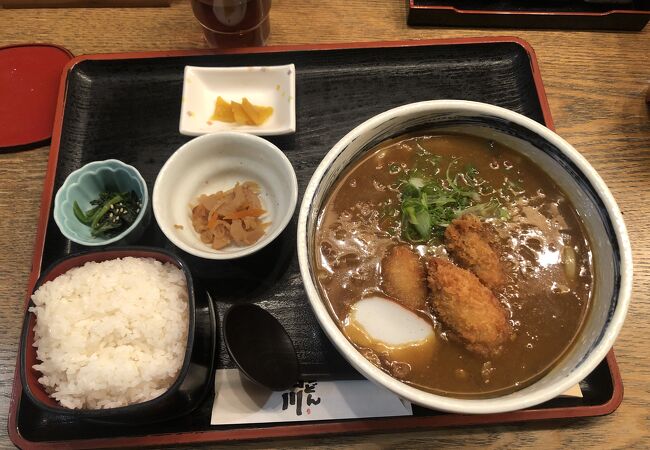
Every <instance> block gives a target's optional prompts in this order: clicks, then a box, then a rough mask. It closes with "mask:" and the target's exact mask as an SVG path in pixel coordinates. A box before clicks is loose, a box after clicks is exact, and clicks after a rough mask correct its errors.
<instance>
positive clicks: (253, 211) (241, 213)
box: [224, 208, 266, 220]
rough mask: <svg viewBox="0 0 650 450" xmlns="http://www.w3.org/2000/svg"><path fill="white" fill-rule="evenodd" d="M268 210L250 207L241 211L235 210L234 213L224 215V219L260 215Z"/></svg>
mask: <svg viewBox="0 0 650 450" xmlns="http://www.w3.org/2000/svg"><path fill="white" fill-rule="evenodd" d="M265 212H266V211H264V210H263V209H259V208H248V209H243V210H241V211H235V212H233V213H230V214H227V215H225V216H224V219H228V220H235V219H243V218H244V217H259V216H261V215H262V214H264V213H265Z"/></svg>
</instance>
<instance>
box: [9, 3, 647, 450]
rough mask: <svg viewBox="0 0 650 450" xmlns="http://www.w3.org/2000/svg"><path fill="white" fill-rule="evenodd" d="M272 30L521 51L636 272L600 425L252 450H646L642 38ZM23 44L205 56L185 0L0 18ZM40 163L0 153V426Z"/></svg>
mask: <svg viewBox="0 0 650 450" xmlns="http://www.w3.org/2000/svg"><path fill="white" fill-rule="evenodd" d="M362 18H363V19H362ZM360 19H362V20H360ZM271 21H272V31H271V38H270V41H269V45H274V44H297V43H314V42H345V41H364V40H366V41H371V40H372V41H376V40H399V39H418V38H449V37H468V36H488V35H489V36H494V35H510V36H518V37H520V38H523V39H525V40H527V41H528V42H529V43H530V44H531V45H532V46H533V48H534V49H535V51H536V53H537V57H538V59H539V64H540V67H541V72H542V78H543V80H544V85H545V87H546V92H547V95H548V100H549V103H550V107H551V111H552V114H553V118H554V120H555V125H556V130H557V132H558V133H559V134H560V135H561V136H563V137H564V138H565V139H567V140H568V141H569V142H570V143H571V144H573V145H574V146H575V147H576V148H577V149H578V150H579V151H580V152H582V154H584V155H585V156H586V157H587V159H588V160H589V161H590V162H591V164H592V165H593V166H594V167H595V168H596V169H597V170H598V171H599V173H600V174H601V176H602V177H603V178H604V179H605V182H606V183H607V184H608V185H609V187H610V189H611V190H612V192H613V194H614V197H615V198H616V200H617V201H618V204H619V206H620V208H621V210H622V211H623V214H624V217H625V220H626V224H627V227H628V231H629V234H630V240H631V241H632V250H633V253H634V265H635V274H634V291H633V298H632V304H631V308H630V311H629V313H628V318H627V322H626V324H625V326H624V328H623V331H622V333H621V335H620V336H619V338H618V341H617V343H616V346H615V349H616V356H617V358H618V361H619V365H620V369H621V373H622V376H623V382H624V386H625V398H624V400H623V404H622V405H621V406H620V408H619V409H618V410H617V411H616V412H615V413H613V414H611V415H610V416H607V417H599V418H589V419H579V420H568V421H567V420H563V421H553V422H546V423H535V424H522V425H509V426H489V427H484V428H481V427H471V428H461V429H442V430H433V431H420V432H413V433H399V434H396V433H395V434H391V433H387V434H382V435H364V436H344V437H331V438H314V439H306V440H290V441H273V442H270V441H267V442H262V443H257V444H254V446H255V447H285V446H300V447H305V446H327V447H343V448H360V447H363V448H366V447H375V448H379V447H381V448H383V447H391V448H392V447H404V448H411V447H416V446H421V447H433V446H456V445H462V446H472V447H478V446H481V447H484V446H489V447H506V446H508V447H509V446H516V447H525V448H537V447H556V448H557V447H583V446H584V447H596V446H598V447H606V448H611V447H630V446H636V447H646V446H648V445H650V444H649V443H650V441H649V440H648V439H649V437H650V414H649V412H650V409H649V406H650V405H649V404H650V387H649V386H650V354H649V352H648V350H647V348H648V347H647V342H648V341H649V340H650V320H649V319H648V317H649V316H650V233H649V232H648V221H649V219H648V218H649V217H650V202H649V200H650V176H649V175H650V108H649V107H648V106H647V105H646V104H645V93H646V90H647V89H648V86H649V84H650V26H648V27H646V30H645V31H643V32H640V33H622V32H621V33H611V32H607V33H606V32H564V31H562V32H559V31H523V30H476V29H436V28H409V27H407V25H406V7H405V2H404V1H402V0H383V1H368V0H330V1H327V2H312V1H309V2H308V1H303V2H295V1H292V0H274V4H273V8H272V12H271ZM28 42H47V43H56V44H59V45H62V46H64V47H67V48H68V49H69V50H70V51H72V52H73V53H74V54H75V55H80V54H85V53H99V52H118V51H119V52H125V51H138V50H168V49H197V48H205V47H206V44H205V42H204V40H203V37H202V33H201V29H200V27H199V25H198V23H197V22H196V21H195V19H194V17H193V15H192V12H191V9H190V5H189V2H188V1H187V0H174V1H172V5H171V7H169V8H138V9H40V10H2V9H0V47H2V46H5V45H11V44H19V43H28ZM0 101H2V99H0ZM0 126H5V124H0ZM47 156H48V147H43V148H39V149H36V150H29V151H26V152H22V153H15V154H6V155H0V268H1V269H0V422H2V423H6V421H7V413H8V408H9V400H10V396H11V386H12V380H13V376H14V367H15V360H16V352H17V349H18V339H19V333H20V328H21V323H22V316H23V302H24V299H25V297H24V296H25V289H26V285H27V277H28V274H29V272H30V265H31V257H32V251H33V246H34V238H35V234H36V222H37V216H38V212H39V207H40V194H41V189H42V186H43V178H44V175H45V169H46V162H47ZM0 445H1V446H2V447H10V446H11V445H12V444H11V442H10V441H9V438H8V437H7V431H6V427H5V426H3V427H2V428H1V429H0ZM240 445H241V446H249V445H251V444H240Z"/></svg>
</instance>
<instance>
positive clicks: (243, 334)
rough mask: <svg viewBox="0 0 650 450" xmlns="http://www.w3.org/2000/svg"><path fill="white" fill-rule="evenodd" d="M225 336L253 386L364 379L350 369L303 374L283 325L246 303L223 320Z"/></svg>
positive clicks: (274, 387)
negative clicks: (302, 381)
mask: <svg viewBox="0 0 650 450" xmlns="http://www.w3.org/2000/svg"><path fill="white" fill-rule="evenodd" d="M223 337H224V341H225V343H226V348H227V349H228V353H230V357H231V358H232V359H233V361H234V362H235V364H237V366H238V367H239V370H241V372H242V373H243V374H244V375H246V377H247V378H249V379H250V380H251V381H253V382H254V383H256V384H258V385H260V386H264V387H266V388H268V389H271V390H273V391H284V390H287V389H289V388H291V387H292V386H293V385H294V384H296V382H297V381H298V380H321V381H326V380H361V379H363V377H362V376H361V374H359V372H357V371H355V370H354V369H352V368H351V367H350V368H349V370H346V371H345V372H341V373H323V372H316V371H313V370H312V373H305V372H304V371H301V368H300V363H299V362H298V356H297V354H296V349H295V347H294V345H293V342H292V341H291V338H290V337H289V334H288V333H287V330H285V329H284V327H283V326H282V324H281V323H280V322H278V320H277V319H276V318H275V317H273V315H271V313H269V312H268V311H266V310H264V309H263V308H261V307H259V306H257V305H254V304H251V303H245V304H240V305H234V306H231V307H230V309H228V311H226V314H225V315H224V318H223Z"/></svg>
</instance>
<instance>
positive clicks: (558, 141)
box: [297, 100, 632, 414]
mask: <svg viewBox="0 0 650 450" xmlns="http://www.w3.org/2000/svg"><path fill="white" fill-rule="evenodd" d="M442 111H445V112H453V111H459V112H460V111H462V112H473V113H477V114H481V115H488V116H496V117H499V118H503V119H506V120H509V121H511V122H513V123H516V124H519V125H521V126H523V127H525V128H528V129H529V130H531V131H533V132H535V133H537V134H538V135H539V136H541V137H542V138H544V139H546V140H547V141H549V142H550V143H551V144H553V145H554V146H556V147H557V148H558V149H560V150H561V151H562V153H563V155H564V156H566V157H567V158H568V159H569V160H571V161H572V162H573V163H574V164H575V165H576V166H577V167H578V168H579V169H580V170H581V171H582V173H583V174H584V175H585V177H586V178H587V179H588V180H589V182H590V183H591V184H592V186H593V187H594V188H595V190H596V192H597V194H598V196H599V197H600V199H601V200H602V202H603V204H604V205H605V208H606V210H607V213H608V216H609V218H610V220H611V221H612V226H613V228H614V231H615V233H616V239H617V242H618V245H619V249H620V254H621V261H620V262H621V265H620V272H621V283H620V289H619V293H618V303H617V306H616V310H615V312H614V314H613V316H612V318H611V321H610V325H609V327H608V328H607V330H606V331H605V334H604V335H603V338H602V340H601V342H600V344H598V345H597V346H596V347H594V348H593V350H592V351H591V353H590V354H589V356H588V357H587V358H586V359H585V361H584V362H583V363H582V364H581V365H580V366H579V367H578V369H577V370H575V371H574V372H572V373H571V374H570V375H569V376H567V377H566V378H564V379H562V380H561V381H560V382H557V383H554V384H552V385H550V386H548V387H546V388H543V389H539V390H537V391H533V392H530V393H529V394H528V395H526V396H525V397H521V398H510V399H508V398H500V397H496V398H487V399H462V398H452V397H444V396H441V395H436V394H432V393H428V392H425V391H422V390H419V389H416V388H414V387H411V386H409V385H407V384H405V383H402V382H401V381H398V380H397V379H395V378H393V377H391V376H390V375H388V374H387V373H385V372H383V371H382V370H381V369H379V368H377V367H376V366H375V365H373V364H372V363H371V362H370V361H368V360H367V359H366V358H364V357H363V355H361V353H359V352H358V350H357V349H356V348H355V347H354V346H353V345H352V344H351V343H350V342H349V341H348V340H347V338H346V337H345V336H344V335H343V333H342V332H341V331H340V329H339V328H338V326H337V325H336V324H335V323H334V320H333V319H332V318H331V316H330V313H329V311H328V309H327V307H326V306H325V303H324V302H323V301H322V300H321V299H320V294H319V293H318V288H317V287H316V286H315V285H314V283H313V281H312V278H311V274H310V272H309V266H310V262H309V255H308V254H307V218H308V216H309V213H310V209H311V206H312V204H313V199H314V195H315V193H316V190H317V188H318V185H319V184H320V182H321V181H322V179H323V176H324V174H325V173H326V171H327V170H328V168H329V167H330V166H331V164H332V163H333V162H334V160H335V159H336V158H337V157H338V156H339V154H340V153H341V152H342V151H343V150H344V149H345V148H346V147H347V146H348V145H349V144H350V143H351V142H352V141H353V140H354V139H355V138H356V137H358V136H359V135H362V134H364V133H366V132H369V131H370V130H372V129H373V128H376V127H378V126H380V125H381V124H382V123H384V122H386V121H387V120H389V119H390V118H394V117H399V116H400V115H402V114H406V113H409V114H411V113H419V112H429V113H430V112H442ZM297 240H298V260H299V264H300V273H301V276H302V279H303V283H304V285H305V290H306V291H307V297H308V298H309V302H310V304H311V306H312V308H313V310H314V312H315V314H316V317H317V319H318V322H319V323H320V325H321V327H322V328H323V330H324V331H325V333H326V334H327V336H328V337H329V339H330V340H331V341H332V342H333V343H334V345H335V346H336V347H337V349H338V350H339V351H340V352H341V353H342V354H343V356H345V357H346V359H347V360H348V361H349V362H350V363H351V364H352V365H353V366H354V367H355V368H356V369H357V370H358V371H359V372H361V373H362V374H363V375H364V376H365V377H366V378H368V379H370V380H371V381H374V382H375V383H378V384H380V385H383V386H384V387H386V388H388V389H389V390H391V391H392V392H394V393H395V394H397V395H398V396H400V397H401V398H404V399H407V400H409V401H411V402H412V403H415V404H419V405H422V406H425V407H428V408H433V409H437V410H440V411H446V412H452V413H460V414H491V413H501V412H508V411H515V410H518V409H524V408H528V407H531V406H534V405H538V404H540V403H543V402H545V401H548V400H551V399H553V398H555V397H557V396H558V395H560V394H562V393H563V392H565V391H566V390H568V389H569V388H570V387H571V386H573V385H575V384H577V383H579V382H580V381H582V380H583V379H584V378H586V377H587V375H589V374H590V373H591V372H592V371H593V370H594V369H595V368H596V366H597V365H598V364H599V363H600V362H601V361H602V360H603V359H604V358H605V356H606V355H607V353H608V352H609V350H610V349H611V347H612V346H613V344H614V341H615V340H616V337H617V336H618V333H619V332H620V330H621V327H622V325H623V322H624V319H625V315H626V313H627V309H628V306H629V302H630V295H631V290H632V251H631V247H630V241H629V238H628V235H627V230H626V227H625V223H624V221H623V216H622V215H621V212H620V210H619V208H618V206H617V204H616V201H615V200H614V197H613V196H612V194H611V192H610V190H609V188H608V187H607V185H606V184H605V182H604V181H603V179H602V178H601V177H600V175H598V173H597V172H596V170H595V169H594V168H593V167H592V166H591V165H590V164H589V162H587V160H586V159H585V158H584V157H583V156H582V155H581V154H580V153H579V152H578V151H577V150H576V149H575V148H573V147H572V146H571V145H570V144H569V143H568V142H567V141H565V140H564V139H562V138H561V137H560V136H558V135H557V134H556V133H554V132H553V131H551V130H549V129H548V128H546V127H545V126H543V125H541V124H540V123H538V122H536V121H534V120H532V119H530V118H528V117H525V116H523V115H521V114H519V113H516V112H514V111H510V110H508V109H505V108H501V107H498V106H494V105H489V104H485V103H479V102H472V101H466V100H430V101H423V102H418V103H411V104H407V105H403V106H399V107H396V108H393V109H390V110H388V111H385V112H383V113H381V114H379V115H377V116H374V117H372V118H370V119H368V120H367V121H365V122H363V123H362V124H360V125H358V126H357V127H355V128H354V129H353V130H352V131H350V132H349V133H348V134H346V135H345V136H344V137H343V138H342V139H341V140H340V141H339V142H337V143H336V145H334V147H332V149H331V150H330V151H329V152H328V153H327V155H326V156H325V158H323V160H322V162H321V163H320V164H319V166H318V167H317V168H316V171H315V172H314V174H313V176H312V178H311V180H310V182H309V185H308V186H307V188H306V190H305V194H304V197H303V201H302V204H301V206H300V215H299V218H298V229H297Z"/></svg>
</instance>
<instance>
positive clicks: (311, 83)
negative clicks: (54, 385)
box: [9, 38, 623, 449]
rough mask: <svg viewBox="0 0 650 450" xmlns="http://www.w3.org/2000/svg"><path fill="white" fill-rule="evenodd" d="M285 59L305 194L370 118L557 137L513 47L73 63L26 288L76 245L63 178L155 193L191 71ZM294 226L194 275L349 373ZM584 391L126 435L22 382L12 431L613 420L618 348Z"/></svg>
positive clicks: (499, 42) (189, 421)
mask: <svg viewBox="0 0 650 450" xmlns="http://www.w3.org/2000/svg"><path fill="white" fill-rule="evenodd" d="M288 63H293V64H295V67H296V108H297V114H296V116H297V131H296V134H295V135H291V136H279V137H272V138H270V140H272V141H273V142H274V143H275V144H276V145H278V147H280V148H281V149H283V151H284V152H285V154H286V155H287V157H288V158H289V159H290V160H291V162H292V164H293V166H294V168H295V170H296V175H297V178H298V185H299V192H300V194H302V192H303V191H304V188H305V186H306V185H307V183H308V181H309V179H310V177H311V174H312V173H313V171H314V169H315V167H316V166H317V165H318V163H319V162H320V161H321V159H322V157H323V156H324V155H325V153H327V151H328V150H329V149H330V148H331V146H332V145H333V144H334V143H335V142H337V141H338V140H339V139H340V138H341V137H342V136H343V135H344V134H346V133H347V132H348V131H349V130H350V129H352V128H353V127H354V126H356V125H358V124H359V123H361V122H363V121H364V120H366V119H368V118H369V117H372V116H374V115H376V114H378V113H379V112H382V111H384V110H387V109H390V108H392V107H395V106H398V105H402V104H405V103H411V102H414V101H420V100H432V99H441V98H446V99H465V100H475V101H482V102H486V103H491V104H495V105H498V106H502V107H506V108H509V109H511V110H514V111H517V112H519V113H522V114H524V115H526V116H528V117H531V118H532V119H534V120H536V121H538V122H540V123H543V124H545V125H546V126H548V127H549V128H553V121H552V118H551V114H550V111H549V107H548V103H547V100H546V96H545V93H544V87H543V85H542V81H541V76H540V72H539V67H538V65H537V61H536V59H535V54H534V52H533V50H532V48H531V47H530V46H529V45H528V44H527V43H526V42H524V41H521V40H518V39H516V38H486V39H457V40H427V41H401V42H375V43H352V44H325V45H311V46H310V45H305V46H283V47H266V48H252V49H246V50H236V51H228V52H223V53H216V52H214V51H190V52H182V51H180V52H179V51H174V52H160V53H128V54H109V55H90V56H80V57H77V58H75V59H74V60H72V61H71V62H70V64H69V65H68V66H67V68H66V73H65V75H64V77H63V78H62V80H61V85H60V92H59V100H58V106H57V113H56V122H55V126H54V133H53V137H52V148H51V152H50V160H49V163H48V170H47V174H46V177H45V186H44V189H43V195H42V202H41V215H40V220H39V225H38V231H37V238H36V244H35V251H34V260H33V266H32V267H33V271H32V273H31V276H30V280H29V286H28V290H29V292H31V289H32V287H33V285H34V283H35V282H36V279H37V278H38V276H39V274H40V273H41V270H42V269H43V268H45V267H47V266H48V265H49V264H51V263H52V262H53V261H54V260H56V259H58V258H60V257H62V256H65V255H67V254H69V253H72V252H75V251H79V250H82V248H81V247H79V246H77V245H76V244H74V243H71V242H70V241H68V240H66V239H65V238H64V237H63V236H62V235H61V234H60V232H59V230H58V228H57V227H56V225H55V224H54V221H53V218H52V214H51V206H52V197H53V194H54V192H56V190H57V189H58V187H59V186H60V185H61V184H62V183H63V181H64V180H65V178H66V177H67V175H68V174H69V173H71V172H72V171H73V170H75V169H77V168H78V167H80V166H82V165H84V164H86V163H88V162H90V161H92V160H97V159H108V158H117V159H120V160H123V161H124V162H126V163H128V164H132V165H134V166H136V167H137V168H138V169H139V171H140V172H141V173H142V175H143V177H144V178H145V180H146V182H147V184H148V186H149V188H151V187H152V186H153V183H154V180H155V178H156V175H157V173H158V171H159V170H160V167H161V166H162V164H163V163H164V162H165V160H166V159H167V157H169V155H171V153H172V152H173V151H174V150H175V149H176V148H178V147H179V146H180V145H181V144H182V143H184V142H186V141H187V140H189V138H188V137H185V136H181V135H180V134H179V133H178V118H179V114H180V96H181V89H182V79H183V69H184V66H185V65H199V66H246V65H279V64H288ZM342 105H345V108H343V107H342ZM295 220H296V217H294V218H293V221H292V223H291V224H290V225H289V226H288V229H287V231H286V232H285V233H283V234H282V235H281V236H280V237H278V239H276V241H274V243H273V244H272V245H273V246H275V247H274V252H275V253H274V258H273V259H274V262H275V264H274V265H273V264H271V265H270V264H268V260H266V261H256V260H255V258H253V259H251V260H248V262H228V263H227V264H228V265H224V266H221V270H219V271H218V275H215V271H214V270H211V269H210V267H205V266H203V265H202V263H201V262H200V261H195V260H192V259H186V261H187V262H188V264H189V267H190V270H191V271H192V273H193V276H194V277H196V278H199V279H202V281H203V282H204V283H205V285H206V287H207V290H208V291H209V292H210V295H211V297H212V298H213V299H214V301H215V307H216V310H217V312H218V314H219V316H220V317H223V313H224V311H225V310H226V309H227V308H228V306H229V305H230V304H233V303H234V302H236V301H238V300H240V299H244V298H245V299H246V301H253V302H256V303H259V302H263V303H264V307H265V308H266V309H267V310H269V311H270V312H271V313H272V314H273V315H274V316H276V317H277V318H278V319H279V320H280V321H281V322H282V323H283V325H284V326H285V328H286V329H287V331H288V332H289V335H290V336H291V338H292V340H293V341H294V343H295V344H296V348H298V353H299V358H300V363H301V365H302V366H303V368H304V369H305V373H323V374H326V375H330V376H332V375H333V376H337V377H338V378H341V377H342V376H345V375H346V374H352V372H353V370H352V369H351V368H350V366H349V365H347V363H346V362H345V360H343V358H342V357H341V356H340V355H339V354H338V352H337V351H336V350H335V349H334V348H333V346H332V345H331V344H330V342H329V341H328V340H327V338H326V337H325V335H324V334H323V333H322V332H321V331H320V328H319V326H318V324H317V321H316V319H315V317H314V316H313V313H312V312H311V308H310V306H309V305H308V302H307V301H306V299H305V294H304V290H303V289H302V286H301V285H300V284H299V283H298V284H296V283H295V282H292V280H296V279H299V278H297V277H299V268H298V264H297V257H296V255H295V245H296V244H295V225H296V224H295ZM145 235H146V236H147V237H146V238H144V239H143V240H142V242H140V244H145V245H153V246H160V247H164V248H167V249H168V250H170V251H177V250H175V249H174V248H173V247H172V246H171V245H170V244H169V242H167V241H166V239H165V238H164V235H162V233H161V232H160V230H159V229H158V227H157V226H156V224H155V223H152V225H151V226H150V228H149V229H148V231H147V233H145ZM182 257H183V258H186V255H182ZM242 280H243V281H244V282H242ZM27 300H28V299H27V298H26V302H25V306H26V305H27ZM216 356H217V366H218V367H219V368H232V367H234V365H233V363H232V361H231V360H230V358H229V357H228V354H227V352H226V350H225V348H224V346H223V343H220V344H219V349H218V352H217V355H216ZM581 387H582V390H583V393H584V397H583V398H582V399H577V398H557V399H554V400H551V401H549V402H547V403H545V404H543V405H539V406H538V407H536V408H533V409H528V410H523V411H517V412H512V413H507V414H495V415H487V416H486V415H483V416H469V415H456V414H445V413H440V412H437V411H431V410H427V409H424V408H420V407H414V415H413V416H411V417H398V418H377V419H360V420H341V421H321V422H303V423H271V424H257V425H256V424H251V425H245V426H211V425H210V412H211V405H212V401H213V395H210V396H208V398H207V399H206V400H205V401H204V402H203V403H202V404H201V405H200V406H199V408H198V409H197V410H196V411H194V412H193V413H191V414H190V415H189V416H186V417H183V418H180V419H175V420H170V421H168V422H165V423H159V424H152V425H147V426H138V427H131V426H128V425H110V424H101V423H90V422H81V421H78V420H74V419H69V418H68V419H66V418H63V417H59V416H56V415H53V414H50V413H47V412H44V411H41V410H39V409H38V408H37V407H36V406H35V405H34V404H32V403H31V402H30V401H29V399H28V398H27V397H26V396H25V395H23V393H22V386H21V383H20V378H19V376H18V374H17V373H16V375H15V377H14V385H13V392H12V398H11V406H10V414H9V435H10V437H11V439H12V441H13V442H14V443H15V444H16V445H18V446H20V447H22V448H34V449H51V448H85V447H121V446H132V447H140V446H144V445H167V444H169V445H171V444H181V443H185V444H188V443H201V442H223V441H232V440H248V439H268V438H280V437H298V436H314V435H328V434H329V435H331V434H339V433H372V432H387V431H405V430H413V429H432V428H437V427H447V426H460V425H485V424H492V423H506V422H525V421H534V420H543V419H557V418H569V417H585V416H598V415H604V414H608V413H611V412H612V411H614V410H615V409H616V408H617V407H618V405H619V404H620V403H621V401H622V398H623V386H622V383H621V378H620V374H619V371H618V367H617V365H616V360H615V358H614V354H613V353H611V352H610V354H609V355H608V357H607V359H606V360H604V361H603V362H602V363H601V364H600V365H599V366H598V367H597V368H596V370H595V371H594V372H593V373H592V374H590V375H589V376H588V377H587V378H586V379H585V380H583V381H582V382H581Z"/></svg>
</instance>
